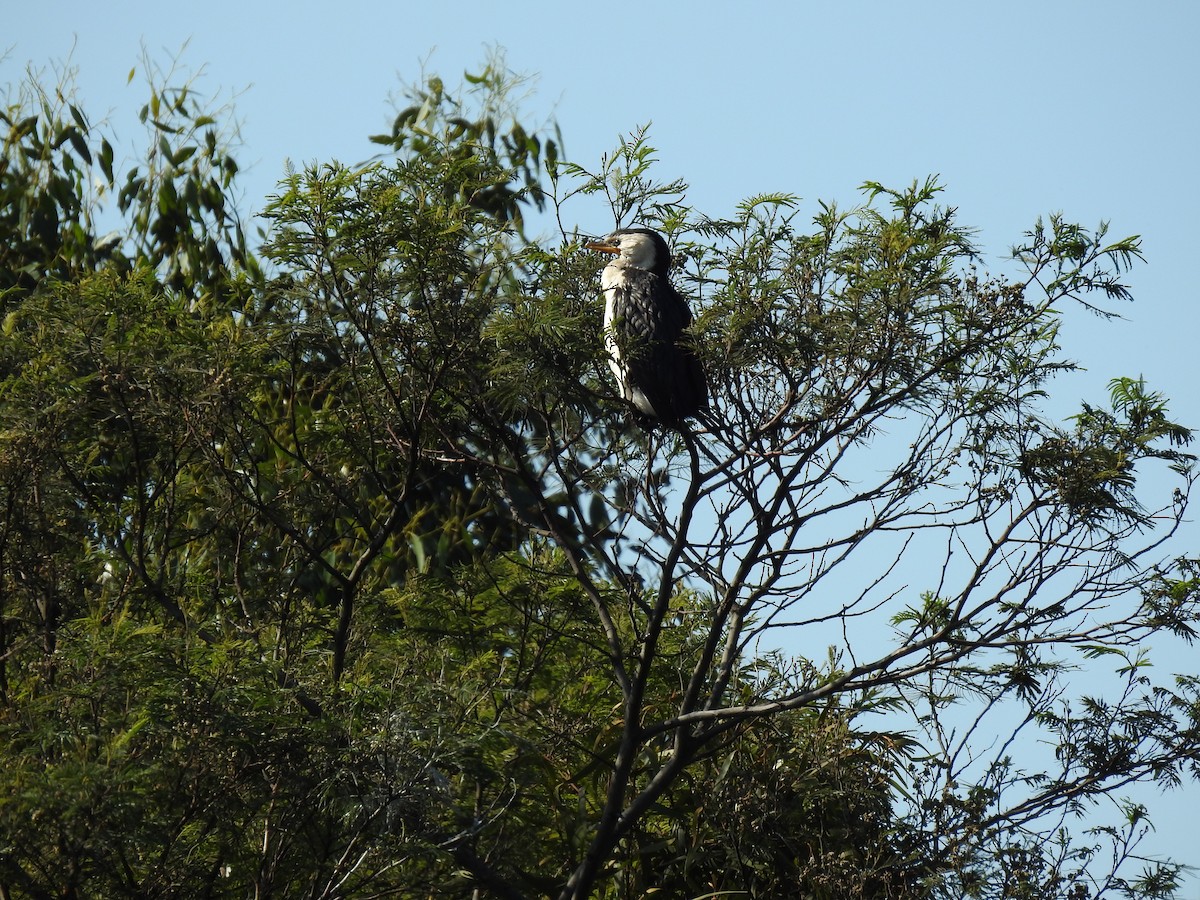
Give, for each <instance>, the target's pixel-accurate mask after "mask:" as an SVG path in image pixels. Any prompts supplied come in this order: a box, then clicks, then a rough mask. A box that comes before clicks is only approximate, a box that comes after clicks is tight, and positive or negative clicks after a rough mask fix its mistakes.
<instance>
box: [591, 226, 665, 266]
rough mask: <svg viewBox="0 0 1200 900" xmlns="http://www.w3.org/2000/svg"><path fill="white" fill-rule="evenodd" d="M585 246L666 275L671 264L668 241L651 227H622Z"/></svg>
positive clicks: (630, 264)
mask: <svg viewBox="0 0 1200 900" xmlns="http://www.w3.org/2000/svg"><path fill="white" fill-rule="evenodd" d="M583 246H584V247H586V248H587V249H588V250H597V251H599V252H600V253H611V254H612V255H613V256H616V257H617V261H619V262H621V263H622V264H624V265H626V266H630V267H632V268H634V269H645V270H646V271H647V272H654V273H656V274H658V275H661V276H664V277H665V276H666V274H667V269H668V268H669V267H670V265H671V251H670V249H669V248H668V247H667V242H666V241H665V240H663V237H662V235H661V234H659V233H658V232H657V231H651V230H650V229H649V228H622V229H621V230H620V231H614V232H613V233H612V234H610V235H608V236H607V237H605V238H601V239H600V240H598V241H589V242H588V243H586V244H584V245H583Z"/></svg>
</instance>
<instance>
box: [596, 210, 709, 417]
mask: <svg viewBox="0 0 1200 900" xmlns="http://www.w3.org/2000/svg"><path fill="white" fill-rule="evenodd" d="M584 246H585V247H586V248H587V249H589V250H598V251H600V252H601V253H611V254H612V255H613V260H612V261H611V262H610V263H609V264H608V265H607V266H605V267H604V271H603V272H602V273H601V275H600V284H601V287H603V289H604V345H605V347H606V348H607V350H608V365H609V367H610V368H611V369H612V371H613V374H614V375H615V376H616V378H617V386H618V387H619V388H620V390H621V396H622V397H623V398H624V399H625V400H628V401H629V402H630V403H632V404H633V405H634V407H635V408H636V409H637V410H638V411H639V412H641V413H643V414H644V415H647V416H650V417H651V418H654V419H658V420H659V421H660V422H662V423H663V424H665V425H679V424H680V423H681V422H682V421H683V420H684V419H686V418H688V417H689V416H694V415H696V414H697V413H698V412H700V410H702V409H706V408H707V407H708V388H707V386H706V384H705V380H704V369H703V367H702V366H701V364H700V360H699V358H698V357H697V356H696V354H695V352H694V351H693V350H692V348H691V347H690V346H688V345H687V344H686V343H683V342H681V338H682V337H683V331H684V329H685V328H687V327H688V326H689V325H690V324H691V323H692V313H691V310H689V309H688V305H687V301H686V300H684V299H683V297H681V296H680V295H679V293H678V292H677V291H676V290H675V288H673V287H672V286H671V282H670V280H669V278H668V274H667V273H668V270H669V269H670V266H671V252H670V250H669V249H668V247H667V242H666V241H665V240H663V238H662V236H661V235H660V234H658V232H655V231H651V230H650V229H648V228H623V229H621V230H620V231H614V232H613V233H612V234H610V235H608V237H606V238H603V239H602V240H598V241H592V242H590V243H587V244H585V245H584Z"/></svg>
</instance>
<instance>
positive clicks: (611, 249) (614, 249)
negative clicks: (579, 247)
mask: <svg viewBox="0 0 1200 900" xmlns="http://www.w3.org/2000/svg"><path fill="white" fill-rule="evenodd" d="M583 249H585V250H598V251H600V252H601V253H611V254H612V255H613V256H616V255H617V254H619V253H620V252H621V248H620V247H618V246H617V245H616V244H610V243H608V241H607V240H605V239H604V238H601V239H600V240H598V241H588V242H587V243H586V244H584V245H583Z"/></svg>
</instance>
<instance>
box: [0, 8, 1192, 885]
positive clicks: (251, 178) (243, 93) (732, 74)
mask: <svg viewBox="0 0 1200 900" xmlns="http://www.w3.org/2000/svg"><path fill="white" fill-rule="evenodd" d="M4 5H5V6H6V7H8V8H7V9H5V10H4V13H3V16H2V20H3V28H2V31H0V53H3V56H2V58H0V84H11V83H13V82H14V81H16V80H18V79H20V78H21V77H22V75H23V72H24V69H25V68H26V65H27V64H32V65H33V66H35V67H36V68H42V67H47V66H50V65H51V64H53V63H62V62H64V61H68V60H69V64H70V65H71V66H73V67H76V68H77V69H78V80H79V84H80V87H81V93H82V99H83V101H84V105H85V108H86V109H87V110H88V112H89V114H90V115H91V117H92V118H93V119H94V120H95V119H98V118H100V117H102V116H103V115H104V114H106V113H111V114H112V121H113V124H114V125H115V126H116V127H117V128H118V129H119V130H121V131H123V132H124V134H123V136H128V137H131V138H134V137H136V135H135V134H130V132H132V131H134V129H133V127H132V125H131V119H130V118H129V117H130V116H131V114H132V113H133V112H135V111H136V109H137V108H138V107H140V105H141V104H142V103H143V102H144V101H145V94H144V90H143V89H142V86H141V85H140V83H139V81H138V80H137V79H136V78H135V80H134V82H133V84H129V85H127V84H126V78H127V75H128V73H129V70H130V68H131V67H133V66H135V65H138V64H139V63H140V60H141V57H142V49H143V47H144V48H145V50H146V51H148V52H149V54H150V55H151V57H153V58H154V59H156V60H158V61H159V62H165V61H167V60H169V59H170V58H171V57H173V56H175V55H177V54H179V52H180V50H181V49H182V48H183V47H184V45H185V43H186V44H187V46H186V49H183V52H182V57H181V59H182V62H183V64H184V65H185V67H188V68H191V69H201V68H203V75H202V77H201V78H200V80H199V86H200V87H201V88H202V89H204V90H206V91H208V92H209V93H211V94H218V93H219V94H221V95H222V96H225V97H231V96H233V95H234V94H236V101H235V104H236V109H237V113H238V115H239V117H240V119H241V122H242V128H241V137H242V140H243V142H244V145H245V146H244V148H243V150H242V151H241V153H240V155H239V156H238V159H239V161H240V162H241V163H242V164H243V167H244V168H246V169H248V171H246V173H245V174H246V178H245V179H243V183H242V187H243V190H244V191H245V194H246V208H247V210H253V209H257V208H260V207H261V205H262V199H263V197H265V196H266V195H267V194H269V193H270V192H271V191H272V189H273V187H274V184H275V181H276V179H277V178H278V177H279V176H280V175H281V173H282V171H283V166H284V161H285V159H290V160H292V161H294V162H295V163H297V164H302V163H305V162H308V161H313V160H317V161H323V160H329V159H339V160H341V161H343V162H355V161H358V160H362V159H365V158H367V157H368V156H370V155H372V154H373V153H374V152H375V150H376V149H377V148H376V147H374V145H371V144H369V143H368V141H367V136H368V135H370V134H375V133H379V132H383V131H386V130H387V129H388V128H389V126H390V122H391V119H392V115H393V113H394V111H395V106H394V105H393V99H394V98H395V96H396V94H397V92H398V91H399V89H400V88H401V86H402V85H403V84H405V83H411V82H414V81H417V80H419V79H420V77H421V74H422V72H426V73H429V74H434V73H436V74H439V75H441V76H442V77H443V78H444V79H445V81H446V82H447V84H449V85H454V84H456V83H457V82H458V79H459V78H460V76H461V74H462V73H463V72H464V71H466V70H477V69H478V68H479V67H480V66H481V64H482V62H483V60H485V59H486V58H487V56H488V51H489V48H491V47H499V48H503V49H504V50H505V52H506V59H507V62H508V64H509V66H510V67H511V68H513V69H515V70H517V71H519V72H524V73H528V74H530V75H532V76H536V78H535V80H534V82H533V87H534V89H535V91H536V93H535V94H534V95H532V96H531V97H530V98H529V100H528V102H527V103H526V105H525V108H526V109H527V110H528V113H529V115H528V118H529V120H532V121H539V120H546V119H548V118H549V117H550V116H553V117H554V118H555V119H557V121H558V123H559V125H560V126H561V128H562V132H563V135H564V138H565V147H566V153H567V155H568V156H569V157H570V158H571V159H573V160H576V161H578V162H581V163H583V164H585V165H594V164H595V163H596V161H597V160H598V159H599V156H600V154H601V153H602V152H604V151H606V150H610V149H611V148H612V147H613V146H614V145H615V144H616V143H617V141H618V138H619V136H620V135H622V134H624V133H627V132H629V131H631V130H632V129H634V128H636V127H638V126H640V125H644V124H647V123H651V130H650V134H651V143H652V144H653V145H654V146H655V147H657V148H658V150H659V154H658V155H659V158H660V160H661V165H660V168H659V170H658V172H659V174H660V176H661V177H662V178H664V179H667V180H669V179H672V178H675V177H680V178H683V179H684V180H686V181H687V182H688V183H689V184H690V185H691V186H692V189H691V191H690V193H689V196H688V199H689V202H690V203H691V204H692V205H693V206H694V207H695V208H697V209H698V210H699V211H701V212H703V213H706V214H708V215H711V216H721V215H726V214H728V213H729V212H730V211H731V210H732V208H733V205H734V204H735V203H736V202H737V201H738V200H740V199H742V198H744V197H747V196H749V195H752V194H756V193H760V192H765V191H786V192H791V193H794V194H797V195H799V196H800V197H802V198H804V200H805V202H806V204H808V207H807V208H809V209H813V208H815V201H816V200H818V199H832V200H837V201H838V203H839V205H841V206H849V205H852V204H853V203H855V202H856V201H857V200H858V199H859V195H858V194H857V187H858V185H860V184H861V183H862V182H863V181H865V180H868V179H870V180H875V181H880V182H883V183H884V184H889V185H894V186H902V185H905V184H908V183H909V182H911V181H912V180H913V179H914V178H922V179H923V178H924V177H925V176H926V175H929V174H937V175H940V177H941V179H942V181H943V182H944V183H945V184H946V186H947V191H946V193H945V194H944V195H943V198H944V202H946V203H948V204H950V205H953V206H957V207H958V208H959V215H960V218H961V220H962V221H963V222H965V223H968V224H971V225H973V226H975V227H976V228H978V229H979V231H978V241H979V243H980V245H981V246H982V248H983V250H984V252H985V256H984V262H985V263H986V264H988V265H990V266H993V267H995V268H998V269H1004V268H1005V265H1006V264H1005V256H1006V253H1007V249H1008V248H1009V247H1010V246H1012V245H1013V244H1014V243H1016V242H1017V241H1018V240H1020V238H1021V235H1022V232H1023V231H1025V230H1026V229H1027V228H1029V227H1030V226H1031V225H1032V224H1033V222H1034V221H1035V219H1036V218H1037V217H1038V216H1039V215H1045V214H1047V213H1050V212H1055V211H1062V212H1064V213H1065V214H1066V215H1067V216H1068V218H1070V219H1073V220H1075V221H1079V222H1081V223H1082V224H1085V225H1088V226H1092V225H1095V224H1096V223H1097V222H1098V221H1099V220H1101V219H1108V220H1111V223H1112V233H1113V235H1114V236H1124V235H1126V234H1131V233H1137V234H1141V235H1142V236H1143V238H1144V248H1145V252H1146V256H1147V260H1148V262H1147V264H1146V265H1142V266H1138V267H1137V268H1135V270H1134V271H1133V273H1132V275H1131V276H1130V277H1131V282H1132V285H1133V288H1134V294H1135V297H1136V298H1137V299H1136V302H1135V303H1134V304H1132V305H1130V306H1128V307H1126V308H1125V309H1124V310H1123V314H1124V316H1125V321H1120V322H1102V321H1101V320H1099V319H1097V318H1095V317H1093V316H1089V315H1088V314H1086V313H1084V312H1082V311H1073V310H1072V311H1068V314H1067V327H1066V329H1065V330H1064V338H1065V340H1064V345H1065V347H1066V349H1067V351H1068V353H1069V355H1070V356H1072V357H1073V358H1075V359H1077V360H1078V361H1079V362H1081V363H1082V364H1083V365H1084V366H1085V367H1086V368H1087V370H1088V371H1087V373H1085V374H1084V375H1082V376H1079V377H1075V378H1072V379H1070V380H1068V381H1066V382H1063V383H1061V384H1060V385H1059V387H1058V388H1057V393H1058V395H1059V396H1060V397H1061V398H1062V399H1063V400H1065V401H1068V402H1070V403H1072V404H1074V403H1077V402H1078V400H1080V399H1089V400H1093V401H1096V402H1103V401H1104V399H1105V397H1106V389H1105V385H1106V384H1107V381H1108V379H1109V378H1111V377H1114V376H1117V375H1128V376H1138V375H1144V376H1145V377H1146V379H1147V381H1148V382H1149V384H1150V386H1151V387H1153V388H1155V389H1157V390H1160V391H1162V392H1163V393H1164V394H1166V395H1167V396H1168V397H1170V398H1171V399H1172V401H1173V402H1172V406H1171V410H1172V412H1173V413H1174V414H1175V417H1176V419H1177V420H1179V421H1182V422H1183V423H1184V424H1186V425H1190V426H1192V427H1194V428H1198V429H1200V396H1198V392H1197V389H1196V385H1197V380H1198V378H1197V376H1200V362H1198V361H1197V349H1196V341H1197V332H1198V328H1197V326H1198V325H1200V311H1198V310H1200V305H1198V303H1197V301H1198V299H1200V298H1198V297H1197V289H1196V287H1195V284H1196V278H1197V274H1196V270H1195V266H1196V260H1197V253H1196V248H1197V246H1198V244H1200V224H1198V223H1200V215H1198V212H1197V211H1198V210H1200V180H1198V179H1197V178H1196V177H1195V175H1194V169H1195V166H1196V161H1197V159H1198V157H1200V152H1198V147H1200V108H1198V98H1200V52H1198V51H1197V48H1196V40H1197V35H1198V34H1200V4H1198V3H1195V2H1194V0H1177V2H1155V0H1147V2H1144V3H1141V4H1131V3H1118V2H1114V0H1100V2H1083V0H1069V2H1054V0H1004V2H991V3H983V2H963V0H959V2H926V0H914V2H908V3H899V2H886V3H885V2H874V3H867V2H840V3H835V2H829V0H825V2H820V3H805V2H797V0H793V2H760V3H752V2H742V3H733V2H729V0H727V2H724V3H716V2H709V0H692V2H690V3H687V4H684V3H678V4H674V3H666V2H659V3H651V2H649V0H646V2H643V3H635V2H624V3H622V2H607V3H584V2H577V0H576V2H567V3H558V4H550V3H532V2H529V3H521V2H513V3H485V2H480V0H453V2H451V0H446V2H433V0H425V2H421V3H406V2H388V3H383V2H380V3H366V2H355V0H343V2H341V3H336V4H333V3H316V2H311V0H303V2H290V3H286V4H285V3H269V2H263V0H258V2H256V0H243V2H240V3H233V2H229V0H208V2H205V3H177V4H163V3H147V2H142V0H136V2H133V0H121V2H116V3H97V2H95V0H89V2H78V0H56V2H28V0H25V2H22V0H5V3H4ZM578 224H579V225H580V226H581V227H582V228H584V229H585V230H592V231H597V232H599V231H604V230H606V229H607V227H608V226H610V225H611V221H608V220H605V221H598V222H595V223H588V222H579V223H578ZM1175 552H1177V553H1183V552H1187V553H1189V554H1190V555H1197V554H1198V553H1200V527H1197V525H1196V524H1195V523H1194V522H1193V523H1189V525H1188V526H1187V530H1186V532H1185V534H1184V537H1183V540H1182V541H1181V542H1180V544H1178V545H1177V546H1176V548H1175ZM1158 665H1159V668H1160V669H1164V668H1168V669H1170V670H1172V671H1179V670H1185V669H1187V670H1191V671H1195V670H1196V669H1197V668H1200V656H1197V655H1196V651H1195V650H1194V648H1193V649H1192V650H1190V651H1177V652H1176V655H1173V656H1172V657H1171V658H1170V659H1162V660H1160V661H1159V663H1158ZM1142 799H1144V800H1146V801H1147V802H1149V803H1150V804H1151V812H1152V814H1154V818H1155V821H1156V823H1157V825H1158V833H1157V834H1156V835H1155V836H1154V837H1153V838H1152V839H1151V841H1150V843H1149V847H1150V849H1152V850H1155V851H1158V852H1168V853H1171V854H1172V855H1174V856H1175V857H1176V858H1178V859H1181V860H1183V861H1185V862H1190V863H1192V864H1193V865H1197V866H1200V836H1198V835H1197V831H1193V828H1194V827H1195V825H1194V824H1193V823H1194V820H1193V819H1192V815H1194V805H1195V806H1200V786H1196V785H1191V786H1189V787H1188V788H1186V789H1185V790H1183V791H1178V792H1175V793H1173V794H1170V795H1167V796H1165V797H1161V798H1160V797H1157V796H1155V795H1151V796H1148V797H1144V798H1142ZM1182 896H1183V897H1185V898H1187V900H1200V879H1193V880H1192V881H1191V882H1189V884H1188V888H1187V890H1186V892H1185V893H1184V894H1183V895H1182Z"/></svg>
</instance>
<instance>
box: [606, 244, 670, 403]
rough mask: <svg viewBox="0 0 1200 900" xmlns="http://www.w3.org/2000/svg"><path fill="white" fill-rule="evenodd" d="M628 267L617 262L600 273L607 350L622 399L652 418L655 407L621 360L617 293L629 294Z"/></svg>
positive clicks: (609, 362) (618, 260) (619, 261)
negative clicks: (635, 382)
mask: <svg viewBox="0 0 1200 900" xmlns="http://www.w3.org/2000/svg"><path fill="white" fill-rule="evenodd" d="M625 269H626V267H625V264H624V262H623V261H622V260H621V259H619V258H618V259H614V260H613V261H612V262H611V263H609V264H608V265H607V266H605V267H604V271H603V272H601V273H600V287H601V288H603V290H604V349H606V350H607V351H608V367H609V368H610V369H612V373H613V376H614V377H615V378H616V379H617V387H618V388H619V389H620V391H621V396H622V397H623V398H624V399H626V400H628V401H629V402H630V403H632V404H633V405H634V406H636V407H637V408H638V409H639V410H641V411H642V412H643V413H645V414H646V415H648V416H656V415H657V413H656V412H655V410H654V406H653V405H652V404H651V403H650V400H649V398H648V397H647V396H646V395H645V394H644V393H643V392H642V389H641V388H639V387H637V386H636V385H633V384H631V383H630V381H629V367H628V366H626V364H625V362H624V360H622V359H621V346H620V344H619V343H618V341H617V334H616V331H615V329H614V327H613V326H614V322H615V320H616V315H617V313H616V306H617V293H618V292H619V291H624V290H627V289H628V288H627V277H628V273H627V272H626V270H625Z"/></svg>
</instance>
